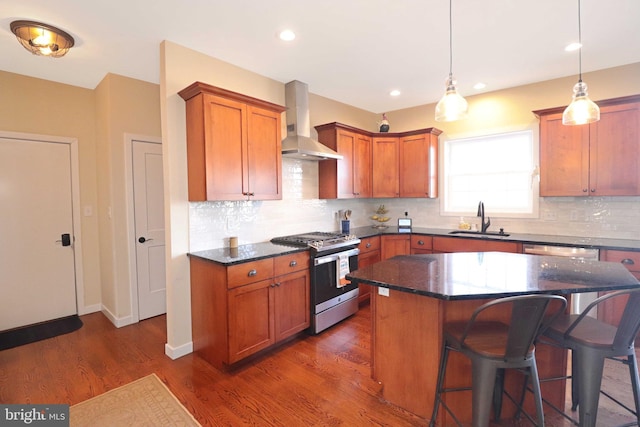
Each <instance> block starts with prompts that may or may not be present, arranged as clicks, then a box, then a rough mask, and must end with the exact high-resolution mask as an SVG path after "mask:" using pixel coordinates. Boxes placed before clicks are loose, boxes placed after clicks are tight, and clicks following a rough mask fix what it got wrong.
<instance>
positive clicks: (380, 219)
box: [371, 205, 391, 228]
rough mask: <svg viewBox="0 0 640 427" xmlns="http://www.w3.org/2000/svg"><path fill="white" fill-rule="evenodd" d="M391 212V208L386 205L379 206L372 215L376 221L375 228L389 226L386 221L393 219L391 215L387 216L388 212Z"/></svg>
mask: <svg viewBox="0 0 640 427" xmlns="http://www.w3.org/2000/svg"><path fill="white" fill-rule="evenodd" d="M388 212H389V210H388V209H387V208H385V207H384V205H380V206H378V209H376V212H375V214H374V215H373V216H372V217H371V219H372V220H373V221H375V222H374V224H373V228H387V227H388V226H387V225H385V224H384V223H385V222H387V221H389V220H390V219H391V217H388V216H386V214H387V213H388Z"/></svg>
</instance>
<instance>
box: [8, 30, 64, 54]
mask: <svg viewBox="0 0 640 427" xmlns="http://www.w3.org/2000/svg"><path fill="white" fill-rule="evenodd" d="M11 32H12V33H13V34H15V36H16V38H17V39H18V41H19V42H20V44H22V46H24V48H25V49H27V50H28V51H29V52H31V53H33V54H34V55H39V56H50V57H52V58H59V57H61V56H64V55H65V54H66V53H67V52H68V51H69V49H71V48H72V47H73V45H74V43H75V42H74V40H73V37H71V36H70V35H69V34H67V33H66V32H64V31H62V30H61V29H59V28H56V27H54V26H51V25H48V24H43V23H41V22H35V21H13V22H12V23H11Z"/></svg>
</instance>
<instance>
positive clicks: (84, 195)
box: [0, 71, 160, 324]
mask: <svg viewBox="0 0 640 427" xmlns="http://www.w3.org/2000/svg"><path fill="white" fill-rule="evenodd" d="M0 87H1V88H2V96H1V97H0V130H3V131H11V132H23V133H30V134H40V135H52V136H63V137H72V138H77V139H78V151H79V163H80V165H79V169H80V177H79V181H80V206H81V208H83V209H84V208H85V207H90V208H91V210H92V212H93V214H92V215H91V216H84V215H83V216H82V217H81V225H82V230H81V231H82V251H83V252H82V262H83V266H82V268H83V275H84V307H79V310H80V313H81V314H84V312H86V311H95V310H100V309H104V310H107V311H108V312H109V313H110V314H111V317H110V318H111V320H112V321H114V322H115V323H116V324H118V323H120V324H126V323H127V318H128V316H130V315H131V298H130V297H131V293H130V280H129V274H130V271H129V265H130V262H129V252H128V245H127V242H128V237H127V223H126V184H127V177H126V176H125V172H124V162H125V152H124V148H125V147H124V136H125V133H130V134H137V135H147V136H152V137H156V138H158V137H159V136H160V87H159V85H156V84H151V83H147V82H143V81H140V80H135V79H130V78H126V77H122V76H118V75H114V74H109V75H107V76H106V77H105V78H104V80H103V81H102V82H101V83H100V84H99V85H98V87H97V88H96V89H95V90H91V89H84V88H79V87H75V86H69V85H64V84H60V83H55V82H51V81H47V80H41V79H35V78H31V77H26V76H22V75H18V74H12V73H7V72H3V71H0ZM109 212H111V215H109ZM85 310H86V311H85Z"/></svg>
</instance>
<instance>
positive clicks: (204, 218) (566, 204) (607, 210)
mask: <svg viewBox="0 0 640 427" xmlns="http://www.w3.org/2000/svg"><path fill="white" fill-rule="evenodd" d="M282 163H283V165H282V169H283V170H282V178H283V183H282V190H283V198H282V200H277V201H224V202H191V203H189V224H190V225H189V228H190V234H189V237H190V244H189V245H190V249H189V250H190V251H191V252H194V251H199V250H205V249H215V248H220V247H224V246H227V244H228V238H229V237H230V236H238V240H239V244H241V245H242V244H247V243H257V242H265V241H268V240H270V239H271V238H272V237H275V236H283V235H288V234H296V233H304V232H308V231H337V230H339V222H338V217H337V211H338V210H342V209H350V210H351V211H352V212H353V213H352V216H351V224H352V227H361V226H367V225H372V221H371V219H370V216H371V215H372V214H373V212H374V210H375V209H376V207H377V206H378V205H380V204H384V205H385V206H386V207H387V208H388V209H389V213H388V214H387V215H388V216H390V217H391V218H392V220H391V221H390V224H393V225H395V224H396V219H397V218H398V217H403V216H404V212H409V217H411V218H412V219H413V225H414V227H428V228H444V229H455V228H457V225H458V218H457V217H452V216H441V215H440V203H439V201H438V200H437V199H355V200H320V199H318V162H312V161H304V160H296V159H283V162H282ZM539 209H540V218H539V219H512V218H497V217H496V218H492V220H491V222H492V225H491V229H494V230H498V229H499V228H504V229H505V231H507V232H512V233H533V234H551V235H565V236H579V237H601V238H616V239H634V240H640V197H584V198H583V197H546V198H541V199H540V208H539Z"/></svg>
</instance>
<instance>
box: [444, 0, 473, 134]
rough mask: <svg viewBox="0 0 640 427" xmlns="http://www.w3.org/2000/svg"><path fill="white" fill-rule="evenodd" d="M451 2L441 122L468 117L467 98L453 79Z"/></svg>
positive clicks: (450, 0)
mask: <svg viewBox="0 0 640 427" xmlns="http://www.w3.org/2000/svg"><path fill="white" fill-rule="evenodd" d="M451 2H452V0H449V78H448V79H447V84H446V88H447V89H446V91H445V94H444V96H443V97H442V99H440V101H439V102H438V104H437V105H436V120H437V121H439V122H453V121H455V120H460V119H464V118H465V117H467V110H468V108H469V107H468V104H467V100H466V99H464V98H463V97H462V95H460V94H459V93H458V91H457V90H456V81H455V80H454V79H453V73H452V69H453V42H452V39H453V37H452V33H453V30H452V27H453V24H452V18H451Z"/></svg>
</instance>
